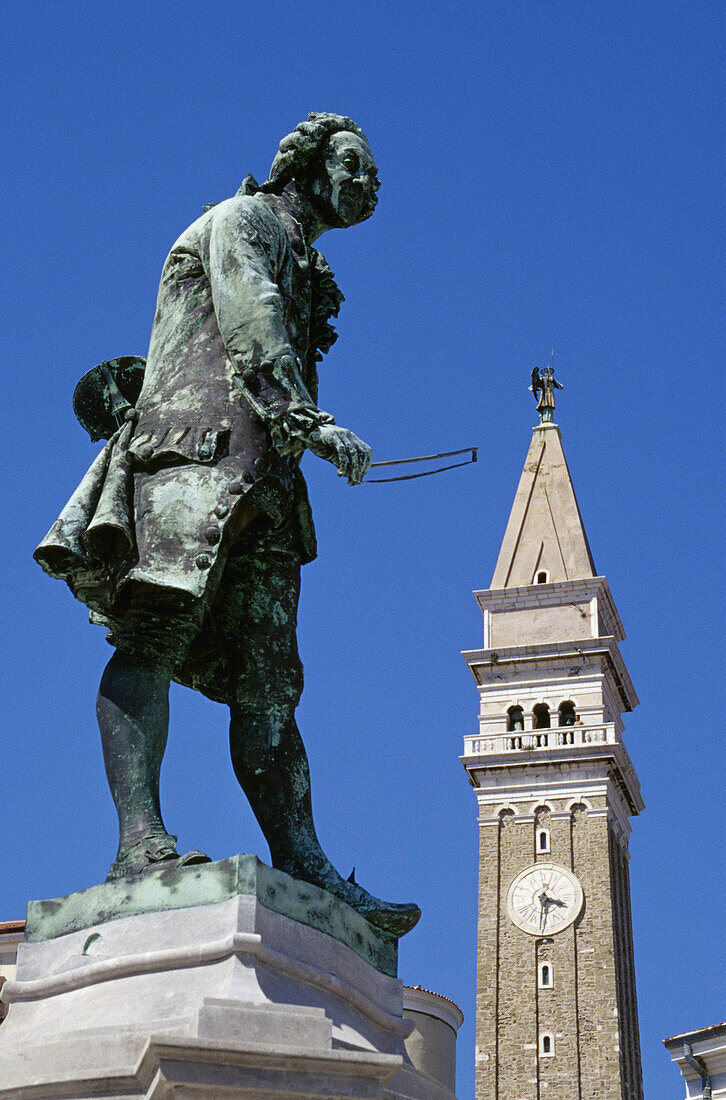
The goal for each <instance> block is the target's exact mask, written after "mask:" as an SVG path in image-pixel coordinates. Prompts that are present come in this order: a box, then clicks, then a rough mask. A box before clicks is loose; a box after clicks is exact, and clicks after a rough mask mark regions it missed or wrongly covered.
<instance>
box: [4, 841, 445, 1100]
mask: <svg viewBox="0 0 726 1100" xmlns="http://www.w3.org/2000/svg"><path fill="white" fill-rule="evenodd" d="M231 864H232V865H233V866H232V867H230V865H231ZM142 882H143V889H142V891H141V894H139V893H138V891H137V885H138V884H140V883H142ZM220 882H222V883H223V884H224V888H223V889H222V888H221V887H220V886H219V884H220ZM118 886H119V884H118V883H117V884H113V889H112V888H111V887H108V888H107V887H105V886H104V887H92V888H91V891H84V892H83V893H82V894H76V895H71V896H70V897H69V898H62V899H57V900H56V901H54V902H43V903H31V905H30V907H29V911H28V927H27V931H26V939H27V940H28V941H29V942H25V943H24V944H22V945H21V946H20V949H19V952H18V968H17V975H16V978H15V980H13V981H8V982H7V983H6V984H5V987H4V988H3V1000H4V1001H6V1002H7V1003H8V1004H9V1012H8V1017H7V1019H6V1021H5V1022H4V1023H3V1025H2V1027H0V1067H1V1069H0V1100H11V1098H12V1100H41V1098H43V1100H62V1098H65V1100H90V1098H91V1097H100V1096H103V1097H106V1098H108V1100H110V1098H114V1100H120V1098H121V1097H123V1098H124V1100H152V1098H153V1100H162V1098H164V1100H166V1098H169V1100H171V1098H172V1097H173V1098H174V1100H217V1098H219V1100H222V1098H223V1097H224V1098H225V1100H232V1098H237V1097H240V1098H242V1097H250V1098H251V1097H254V1098H255V1100H266V1098H271V1097H300V1098H303V1097H305V1098H310V1100H313V1098H318V1097H320V1098H322V1097H328V1098H330V1097H340V1098H342V1097H351V1098H352V1097H367V1098H374V1097H375V1098H385V1100H394V1098H395V1100H399V1098H401V1100H403V1098H404V1097H405V1098H417V1100H453V1093H452V1092H450V1091H449V1090H448V1089H446V1088H444V1087H443V1086H442V1085H441V1084H440V1083H439V1082H437V1081H435V1080H434V1079H433V1078H431V1077H429V1076H428V1075H427V1074H424V1073H421V1072H419V1071H417V1070H415V1069H414V1068H413V1066H412V1065H411V1063H410V1060H409V1058H408V1056H407V1054H406V1050H405V1046H404V1039H405V1037H406V1036H407V1035H408V1034H409V1032H410V1031H411V1028H412V1024H411V1023H410V1022H409V1021H408V1020H406V1019H405V1018H404V1016H403V987H402V984H401V982H399V981H398V979H397V978H396V977H395V953H394V954H393V955H391V944H390V942H388V941H385V939H383V938H381V939H382V942H381V943H379V944H377V943H376V940H377V939H378V938H379V937H378V933H376V932H375V930H373V929H372V928H371V926H370V925H368V924H367V922H365V921H363V920H362V918H360V917H359V916H358V914H357V913H355V912H353V911H352V910H350V909H349V907H348V906H347V905H345V904H344V903H342V902H339V901H337V899H334V898H332V897H331V896H330V895H329V894H327V893H325V891H322V890H316V889H315V888H314V887H309V886H306V885H304V884H301V883H296V882H295V881H294V880H292V879H290V878H289V876H287V875H282V874H278V873H277V872H273V871H270V870H269V868H266V867H264V865H263V864H259V863H258V861H257V860H255V859H254V857H247V856H239V857H235V858H234V860H226V861H224V862H223V863H221V864H210V865H206V866H203V867H193V868H187V869H185V870H180V871H177V872H168V871H167V872H155V873H154V875H153V876H145V877H144V879H143V880H142V879H139V880H137V883H136V884H134V883H133V881H132V880H127V883H126V890H125V893H120V892H119V891H118V889H117V887H118ZM212 887H213V888H212ZM167 894H173V895H174V899H175V901H176V903H177V905H178V903H179V901H180V900H181V901H182V903H183V902H184V901H185V900H187V901H189V900H191V898H192V897H195V898H196V899H197V900H198V903H197V904H195V903H194V902H193V901H192V903H191V904H186V905H184V904H182V905H181V907H177V908H173V909H169V908H157V903H158V902H159V901H161V902H164V901H165V900H166V901H169V900H170V898H169V897H166V895H167ZM225 894H226V895H227V896H222V895H225ZM89 895H90V896H89ZM210 897H211V898H212V899H213V900H210ZM144 898H145V899H146V900H145V901H144ZM151 898H153V899H154V900H153V902H152V901H150V900H149V899H151ZM111 899H113V904H112V905H111ZM214 899H216V900H214ZM265 899H266V900H267V901H268V902H270V903H271V904H273V905H274V908H271V907H268V905H267V904H265ZM109 905H111V912H112V915H111V916H110V919H109ZM149 907H151V910H152V911H141V912H139V911H135V910H138V909H139V908H141V909H144V908H147V909H148V908H149ZM285 909H287V910H288V913H285V912H284V911H281V910H285ZM120 912H122V913H126V914H128V915H118V914H119V913H120ZM101 913H104V914H105V916H104V917H103V918H102V919H99V914H101ZM84 914H85V916H84ZM291 914H292V915H291ZM94 915H95V918H96V919H95V923H92V924H89V923H85V922H86V921H88V920H89V919H91V918H92V917H93V916H94ZM326 926H327V927H328V929H329V931H325V930H324V928H325V927H326ZM68 928H71V929H72V930H67V929H68ZM48 934H50V935H52V938H42V937H43V936H44V935H48ZM379 948H380V952H379V950H378V949H379ZM371 959H375V960H376V962H377V965H374V964H373V963H372V962H371ZM391 959H393V966H394V969H393V973H390V972H389V973H386V972H385V970H389V971H390V970H391V965H390V964H391Z"/></svg>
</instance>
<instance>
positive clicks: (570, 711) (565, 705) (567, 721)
mask: <svg viewBox="0 0 726 1100" xmlns="http://www.w3.org/2000/svg"><path fill="white" fill-rule="evenodd" d="M557 714H558V717H559V725H561V726H574V724H575V718H576V714H575V704H574V703H573V702H572V700H571V699H565V701H564V702H562V703H560V707H559V710H558V712H557Z"/></svg>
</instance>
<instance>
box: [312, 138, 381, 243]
mask: <svg viewBox="0 0 726 1100" xmlns="http://www.w3.org/2000/svg"><path fill="white" fill-rule="evenodd" d="M376 173H377V169H376V164H375V161H374V160H373V154H372V153H371V151H370V149H369V147H368V143H367V142H366V141H365V139H364V138H361V137H358V135H357V134H351V133H349V132H348V131H342V132H340V133H337V134H333V135H332V136H331V137H330V139H329V140H328V143H327V145H326V147H325V149H324V151H323V153H322V156H321V158H320V160H319V161H318V163H317V164H316V166H315V170H314V173H313V176H312V178H311V180H310V184H309V189H310V196H311V198H312V200H313V202H314V204H315V206H316V207H317V208H318V211H319V213H320V215H321V217H322V218H323V220H324V221H325V222H326V223H327V224H328V225H329V226H331V228H332V227H339V228H342V227H347V226H350V225H358V224H359V223H360V222H362V221H365V220H366V218H370V216H371V214H372V213H373V211H374V210H375V208H376V203H377V202H378V199H377V198H376V191H377V190H378V188H379V187H380V186H381V185H380V182H379V180H378V176H377V174H376Z"/></svg>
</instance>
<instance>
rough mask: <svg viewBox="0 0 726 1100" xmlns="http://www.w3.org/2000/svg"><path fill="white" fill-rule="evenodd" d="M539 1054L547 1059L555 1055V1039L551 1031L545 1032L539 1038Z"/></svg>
mask: <svg viewBox="0 0 726 1100" xmlns="http://www.w3.org/2000/svg"><path fill="white" fill-rule="evenodd" d="M539 1052H540V1054H542V1055H544V1057H545V1058H551V1057H552V1056H553V1054H554V1053H555V1039H554V1035H552V1033H551V1032H549V1031H544V1032H542V1034H541V1035H540V1037H539Z"/></svg>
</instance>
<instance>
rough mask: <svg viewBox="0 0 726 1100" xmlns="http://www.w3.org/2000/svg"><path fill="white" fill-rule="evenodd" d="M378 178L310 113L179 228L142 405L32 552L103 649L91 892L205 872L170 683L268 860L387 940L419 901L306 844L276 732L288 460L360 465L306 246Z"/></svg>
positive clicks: (287, 668) (302, 536) (312, 837)
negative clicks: (221, 764) (96, 862)
mask: <svg viewBox="0 0 726 1100" xmlns="http://www.w3.org/2000/svg"><path fill="white" fill-rule="evenodd" d="M379 186H380V184H379V181H378V177H377V169H376V165H375V163H374V160H373V156H372V154H371V150H370V147H369V145H368V141H367V140H366V137H365V135H364V134H363V132H362V131H361V130H360V129H359V127H358V126H356V125H355V123H354V122H352V121H351V120H350V119H349V118H345V117H343V116H340V115H334V114H311V115H310V116H309V119H308V121H307V122H301V123H300V124H299V125H298V126H296V128H295V130H294V131H293V132H292V133H291V134H289V135H288V136H287V137H285V138H283V140H282V141H281V142H280V147H279V152H278V154H277V156H276V157H275V160H274V162H273V164H272V168H271V170H270V176H269V179H268V180H267V181H266V182H265V183H264V184H263V185H262V186H261V187H260V186H258V185H257V184H256V183H255V181H254V180H253V179H252V177H247V179H246V180H245V183H244V184H243V185H242V187H241V188H240V191H239V192H238V193H237V195H236V196H235V197H234V198H231V199H227V200H226V201H225V202H221V203H219V204H217V205H215V206H213V207H211V208H208V209H207V210H206V212H205V213H204V214H203V216H202V217H201V218H199V219H198V220H197V221H195V222H194V224H193V225H191V226H190V227H189V228H188V229H187V230H186V231H185V232H184V233H183V234H182V235H181V237H180V238H179V239H178V241H177V242H176V244H175V245H174V246H173V248H172V250H171V252H170V254H169V256H168V258H167V260H166V263H165V265H164V270H163V272H162V276H161V284H160V287H159V295H158V300H157V309H156V315H155V318H154V325H153V329H152V333H151V342H150V346H149V352H148V359H147V362H146V368H145V374H144V377H143V385H142V388H141V391H140V394H138V397H137V399H136V400H135V401H128V400H126V401H125V400H124V397H122V398H121V405H122V406H125V419H124V420H123V422H122V426H121V427H119V429H118V430H117V431H114V432H113V434H111V432H108V433H107V434H111V438H110V439H109V442H108V444H107V445H106V447H105V448H104V450H103V451H102V452H101V454H100V455H99V456H98V458H97V459H96V461H95V462H94V464H93V465H92V466H91V468H90V470H89V471H88V473H87V474H86V476H85V478H84V480H83V481H82V483H81V485H80V486H79V488H78V489H77V490H76V493H75V494H74V496H73V497H72V498H71V500H70V501H69V503H68V504H67V505H66V507H65V509H64V510H63V512H62V513H61V515H60V517H59V518H58V520H57V521H56V523H55V524H54V525H53V527H52V528H51V530H50V532H49V533H48V535H47V536H46V538H45V539H44V540H43V542H42V543H41V545H40V546H39V547H38V549H37V550H36V555H35V556H36V558H37V560H38V561H39V562H40V564H41V565H42V566H43V568H44V569H45V570H46V571H47V572H48V573H50V574H51V575H52V576H55V577H61V578H63V579H65V580H66V581H67V582H68V584H69V585H70V587H71V589H72V591H73V593H74V595H76V596H77V597H78V599H80V600H82V601H83V602H84V603H86V604H87V605H88V607H89V608H90V609H91V619H92V621H96V622H101V623H104V624H105V625H107V626H108V628H109V641H111V642H112V644H113V645H114V646H115V647H116V649H115V653H114V654H113V656H112V657H111V660H110V661H109V663H108V666H107V667H106V670H105V672H104V674H103V678H102V680H101V686H100V689H99V694H98V703H97V715H98V723H99V727H100V730H101V738H102V743H103V752H104V760H105V764H106V773H107V776H108V780H109V785H110V788H111V793H112V795H113V799H114V802H115V804H116V808H117V811H118V816H119V823H120V840H119V848H118V854H117V857H116V860H115V861H114V863H113V864H112V866H111V870H110V872H109V879H116V878H121V877H124V876H126V875H137V874H141V873H143V872H145V871H146V870H148V869H151V868H154V867H159V866H161V865H162V864H166V865H170V866H171V865H180V864H184V863H195V862H197V863H198V862H205V861H207V859H208V857H207V856H205V855H204V853H202V852H190V853H187V854H186V855H180V854H179V853H178V852H177V850H176V838H175V837H173V836H170V835H169V833H167V831H166V829H165V827H164V824H163V821H162V816H161V811H160V806H159V773H160V768H161V762H162V757H163V753H164V748H165V744H166V739H167V730H168V694H169V685H170V681H171V680H176V681H178V682H179V683H182V684H187V685H189V686H191V687H194V688H196V689H198V690H199V691H201V692H203V693H204V694H205V695H207V696H208V697H209V698H210V699H214V700H217V701H219V702H222V703H225V704H226V705H228V706H229V708H230V712H231V723H230V745H231V754H232V763H233V766H234V771H235V774H236V776H237V779H238V780H239V783H240V784H241V786H242V788H243V790H244V792H245V794H246V795H247V797H248V799H249V801H250V803H251V805H252V808H253V810H254V813H255V815H256V817H257V820H258V821H259V823H260V826H261V828H262V831H263V833H264V835H265V838H266V839H267V842H268V844H269V847H270V853H271V857H272V863H273V866H274V867H276V868H278V869H279V870H282V871H286V872H288V873H290V874H291V875H294V876H296V877H298V878H301V879H303V880H305V881H307V882H310V883H314V884H315V885H317V886H320V887H322V888H324V889H326V890H329V891H330V892H331V893H333V894H335V895H336V896H337V897H339V898H342V899H343V900H344V901H346V902H348V903H349V904H350V905H352V906H353V907H354V908H355V909H357V910H358V911H359V912H361V913H362V914H363V915H364V916H366V917H367V919H368V920H370V921H371V923H373V924H376V925H378V926H379V927H381V928H383V929H384V930H386V931H387V932H389V933H390V934H393V935H401V934H402V933H403V932H405V931H407V930H408V929H409V928H411V927H412V926H413V924H415V923H416V920H417V919H418V916H419V910H418V908H417V906H415V905H396V904H387V903H385V902H382V901H380V900H378V899H377V898H374V897H372V896H371V895H370V894H368V893H367V892H366V891H365V890H363V889H362V888H361V887H360V886H359V885H357V884H356V883H355V882H352V881H347V880H345V879H343V878H342V877H341V875H340V874H339V873H338V872H337V871H336V869H335V868H334V867H333V866H332V864H331V863H330V861H329V860H328V859H327V857H326V855H325V853H324V852H323V850H322V848H321V846H320V844H319V842H318V838H317V836H316V832H315V827H314V824H313V816H312V806H311V797H310V778H309V772H308V761H307V756H306V753H305V749H304V747H303V743H302V740H301V737H300V734H299V732H298V729H297V725H296V722H295V708H296V705H297V703H298V700H299V698H300V693H301V691H302V686H303V672H302V665H301V663H300V659H299V657H298V651H297V641H296V619H297V604H298V595H299V586H300V565H301V563H303V562H307V561H310V560H312V559H313V558H314V557H315V554H316V546H315V534H314V529H313V524H312V517H311V513H310V506H309V503H308V498H307V492H306V488H305V483H304V480H303V477H302V474H301V473H300V469H299V464H300V458H301V456H302V454H303V453H304V451H305V450H306V449H308V450H311V451H312V452H313V453H314V454H316V455H318V456H319V457H321V458H324V459H326V460H327V461H329V462H331V463H333V464H334V465H335V466H336V467H337V468H338V470H339V472H340V473H342V474H344V475H346V476H347V478H348V480H349V481H350V482H351V483H353V484H355V483H357V482H360V481H361V480H362V478H363V477H364V475H365V473H366V471H367V469H368V466H369V465H370V461H371V450H370V448H369V447H368V446H367V445H366V444H365V443H364V442H362V440H360V439H359V438H358V437H357V436H356V435H354V434H353V433H352V432H351V431H348V430H347V429H346V428H342V427H339V426H338V425H336V423H335V421H334V420H333V417H332V416H330V415H329V414H328V413H326V412H323V411H322V410H321V409H320V408H318V405H317V388H318V387H317V368H316V361H319V360H320V359H321V358H322V353H324V352H326V351H328V349H329V347H330V345H331V344H332V342H333V340H334V339H335V338H336V334H335V332H334V330H333V329H332V327H331V325H330V324H329V323H328V322H329V318H330V317H331V316H336V315H337V313H338V309H339V306H340V303H341V301H342V300H343V296H342V294H341V293H340V292H339V291H338V288H337V287H336V285H335V282H334V280H333V276H332V272H331V271H330V269H329V267H328V266H327V264H326V262H325V260H324V259H323V257H322V256H321V255H320V254H319V253H318V252H316V251H315V249H314V248H313V247H312V244H313V242H314V241H315V240H317V238H318V237H319V236H320V235H321V234H322V233H324V232H325V231H326V230H328V229H332V228H346V227H348V226H353V225H358V224H359V223H360V222H362V221H364V220H365V219H366V218H369V217H370V216H371V215H372V214H373V211H374V209H375V206H376V201H377V199H376V192H377V191H378V188H379ZM120 362H121V361H120V360H118V361H117V360H114V361H111V364H113V363H116V364H118V363H120ZM139 362H141V363H142V362H143V361H139ZM111 364H105V365H104V370H105V372H106V374H105V376H106V377H107V378H108V381H109V384H110V386H111V388H112V389H115V396H116V398H118V397H119V391H118V389H117V388H116V387H115V380H114V378H113V377H112V376H111V377H109V372H108V368H109V367H110V366H111ZM119 378H120V375H119V376H117V378H116V381H118V380H119ZM121 390H123V387H121ZM106 396H107V397H108V394H106ZM124 396H128V395H124ZM134 405H135V407H132V406H134ZM112 407H115V408H117V407H118V406H117V405H116V406H113V402H112ZM117 419H119V420H120V419H121V418H120V417H119V418H117ZM102 434H103V432H101V431H99V434H98V435H97V436H96V438H100V437H101V435H102ZM351 877H352V876H351Z"/></svg>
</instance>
